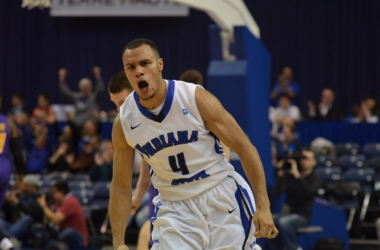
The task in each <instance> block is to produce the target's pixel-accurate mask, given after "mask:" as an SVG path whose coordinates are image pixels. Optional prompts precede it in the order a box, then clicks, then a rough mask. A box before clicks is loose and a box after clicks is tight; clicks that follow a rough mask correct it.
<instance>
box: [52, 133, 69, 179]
mask: <svg viewBox="0 0 380 250" xmlns="http://www.w3.org/2000/svg"><path fill="white" fill-rule="evenodd" d="M74 160H75V155H74V153H73V152H72V149H71V148H70V145H69V143H68V142H67V141H66V140H64V139H62V140H61V141H60V143H59V146H58V149H57V150H56V151H55V152H54V154H53V155H52V156H51V157H50V158H49V164H48V172H49V173H51V172H68V171H69V170H70V165H72V164H73V163H74Z"/></svg>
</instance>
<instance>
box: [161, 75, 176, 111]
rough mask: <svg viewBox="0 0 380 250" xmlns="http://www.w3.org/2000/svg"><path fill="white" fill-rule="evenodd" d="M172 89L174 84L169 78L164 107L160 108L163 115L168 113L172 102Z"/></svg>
mask: <svg viewBox="0 0 380 250" xmlns="http://www.w3.org/2000/svg"><path fill="white" fill-rule="evenodd" d="M174 89H175V84H174V81H173V80H169V85H168V93H167V94H166V100H165V103H164V107H163V108H162V109H163V111H164V115H165V117H166V116H167V115H168V114H169V111H170V108H171V106H172V103H173V99H174Z"/></svg>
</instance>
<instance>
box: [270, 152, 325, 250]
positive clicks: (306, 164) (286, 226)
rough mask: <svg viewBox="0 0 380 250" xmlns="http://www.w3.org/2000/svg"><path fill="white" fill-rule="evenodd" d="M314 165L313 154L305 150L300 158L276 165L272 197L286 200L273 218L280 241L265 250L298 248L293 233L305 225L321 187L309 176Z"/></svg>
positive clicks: (313, 176) (314, 178)
mask: <svg viewBox="0 0 380 250" xmlns="http://www.w3.org/2000/svg"><path fill="white" fill-rule="evenodd" d="M315 165H316V160H315V155H314V152H313V151H309V150H304V151H302V155H301V157H295V158H293V159H292V158H288V159H283V160H280V161H279V162H278V164H277V165H276V168H277V180H276V185H275V188H274V195H275V197H280V196H281V195H282V194H284V193H285V192H286V193H287V196H286V200H285V205H284V208H283V210H282V212H281V213H279V214H274V215H273V220H274V223H275V225H276V227H277V228H278V229H279V231H280V233H279V236H280V237H276V238H275V239H272V240H270V241H268V244H269V249H272V250H278V249H283V247H285V248H286V249H287V250H296V249H297V248H298V240H297V230H298V228H300V227H305V226H307V225H308V224H309V221H310V217H311V212H312V207H313V201H314V198H315V196H316V195H317V190H318V188H320V187H321V185H322V180H321V179H320V178H319V176H318V175H316V174H314V172H313V169H314V167H315ZM281 240H282V245H281Z"/></svg>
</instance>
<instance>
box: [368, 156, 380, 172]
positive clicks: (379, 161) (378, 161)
mask: <svg viewBox="0 0 380 250" xmlns="http://www.w3.org/2000/svg"><path fill="white" fill-rule="evenodd" d="M368 166H369V167H370V168H373V169H375V170H380V156H374V157H372V158H371V159H369V160H368Z"/></svg>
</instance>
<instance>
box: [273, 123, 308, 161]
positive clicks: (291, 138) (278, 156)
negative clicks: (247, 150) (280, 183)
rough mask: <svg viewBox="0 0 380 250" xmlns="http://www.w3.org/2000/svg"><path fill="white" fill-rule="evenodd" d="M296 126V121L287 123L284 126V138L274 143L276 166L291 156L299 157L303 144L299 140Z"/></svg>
mask: <svg viewBox="0 0 380 250" xmlns="http://www.w3.org/2000/svg"><path fill="white" fill-rule="evenodd" d="M296 131H297V129H296V126H295V124H294V123H287V124H285V125H284V126H283V138H278V139H277V140H275V142H274V144H273V150H272V151H273V152H272V153H273V164H274V166H275V165H277V163H278V162H279V161H280V160H283V159H288V158H291V157H299V156H300V155H301V151H302V145H301V142H300V141H299V140H297V135H296Z"/></svg>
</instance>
